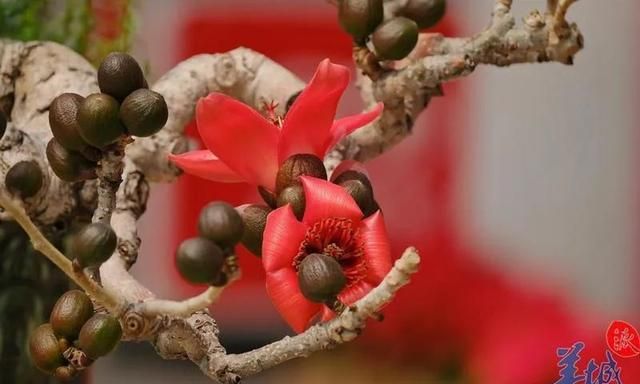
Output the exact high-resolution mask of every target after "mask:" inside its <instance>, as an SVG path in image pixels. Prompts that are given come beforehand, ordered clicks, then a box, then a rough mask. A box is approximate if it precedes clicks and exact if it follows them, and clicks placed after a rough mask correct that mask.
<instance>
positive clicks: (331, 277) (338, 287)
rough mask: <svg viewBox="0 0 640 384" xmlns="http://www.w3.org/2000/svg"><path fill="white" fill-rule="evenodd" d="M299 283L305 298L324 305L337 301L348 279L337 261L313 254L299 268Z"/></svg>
mask: <svg viewBox="0 0 640 384" xmlns="http://www.w3.org/2000/svg"><path fill="white" fill-rule="evenodd" d="M298 283H299V284H300V291H301V292H302V294H303V295H304V297H306V298H307V299H309V300H311V301H315V302H318V303H324V302H332V301H335V299H336V296H337V295H338V294H339V293H340V292H341V291H342V290H343V289H344V287H345V285H346V284H347V278H346V277H345V275H344V272H343V271H342V267H341V266H340V263H338V261H337V260H336V259H334V258H333V257H330V256H327V255H324V254H321V253H312V254H310V255H308V256H307V257H305V258H304V259H302V262H301V263H300V265H299V267H298Z"/></svg>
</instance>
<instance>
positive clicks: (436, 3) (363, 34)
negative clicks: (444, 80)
mask: <svg viewBox="0 0 640 384" xmlns="http://www.w3.org/2000/svg"><path fill="white" fill-rule="evenodd" d="M382 3H383V1H382V0H339V6H338V20H339V21H340V25H341V26H342V28H343V29H344V30H345V31H346V32H347V33H349V34H350V35H351V36H352V37H353V40H354V42H355V44H356V45H358V46H360V47H363V48H364V47H366V46H367V43H368V42H369V41H370V42H371V44H372V45H373V48H374V50H375V56H376V57H377V59H378V60H401V59H403V58H405V57H406V56H407V55H408V54H409V53H410V52H411V51H412V50H413V48H414V47H415V46H416V43H417V42H418V31H419V30H420V29H423V28H429V27H432V26H434V25H435V24H436V23H437V22H438V21H440V19H442V17H443V16H444V13H445V10H446V0H409V1H407V2H406V4H404V6H403V7H402V9H400V10H399V12H398V15H397V16H394V17H392V18H390V19H388V20H386V21H384V22H383V20H384V9H383V5H382Z"/></svg>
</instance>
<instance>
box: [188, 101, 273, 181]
mask: <svg viewBox="0 0 640 384" xmlns="http://www.w3.org/2000/svg"><path fill="white" fill-rule="evenodd" d="M196 122H197V126H198V132H200V137H201V138H202V141H203V142H204V143H205V145H206V146H207V148H209V150H211V152H213V153H214V154H215V155H216V156H218V158H219V159H220V160H222V161H224V163H225V164H226V165H227V166H228V167H229V168H231V169H232V170H233V171H234V172H236V173H237V174H238V175H240V176H241V177H242V178H244V179H245V180H246V181H247V182H249V183H251V184H256V185H261V186H263V187H266V188H268V189H274V187H275V177H274V175H275V174H276V172H277V171H278V150H277V148H278V141H279V138H280V132H279V130H278V128H277V127H276V126H275V125H273V124H271V123H270V122H269V121H267V120H266V119H265V118H263V117H262V116H261V115H260V114H259V113H258V112H256V111H255V110H254V109H252V108H250V107H249V106H247V105H245V104H243V103H241V102H239V101H237V100H235V99H233V98H231V97H229V96H227V95H223V94H221V93H212V94H210V95H209V96H207V97H206V98H204V99H200V100H199V101H198V104H197V105H196Z"/></svg>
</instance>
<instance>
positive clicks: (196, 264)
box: [176, 237, 224, 284]
mask: <svg viewBox="0 0 640 384" xmlns="http://www.w3.org/2000/svg"><path fill="white" fill-rule="evenodd" d="M176 265H177V267H178V271H180V274H181V275H182V277H184V278H185V279H186V280H187V281H189V282H191V283H194V284H210V283H211V282H215V281H216V279H217V278H218V276H219V275H220V272H221V271H222V266H223V265H224V254H223V253H222V250H221V249H220V247H218V246H217V245H216V243H214V242H213V241H211V240H209V239H205V238H204V237H194V238H191V239H188V240H185V241H183V242H182V244H180V246H179V247H178V251H177V252H176Z"/></svg>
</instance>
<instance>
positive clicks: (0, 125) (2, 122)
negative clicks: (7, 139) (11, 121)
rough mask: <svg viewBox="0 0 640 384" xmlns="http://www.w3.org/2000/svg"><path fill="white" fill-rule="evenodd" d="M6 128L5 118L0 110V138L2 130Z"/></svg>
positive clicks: (0, 137)
mask: <svg viewBox="0 0 640 384" xmlns="http://www.w3.org/2000/svg"><path fill="white" fill-rule="evenodd" d="M6 129H7V118H6V117H4V113H2V110H0V139H2V136H4V131H5V130H6Z"/></svg>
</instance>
